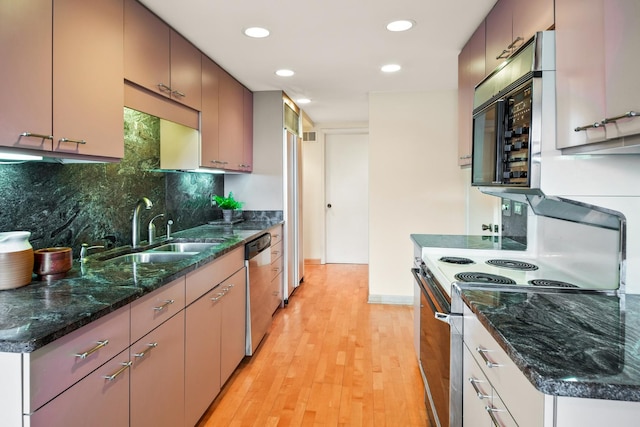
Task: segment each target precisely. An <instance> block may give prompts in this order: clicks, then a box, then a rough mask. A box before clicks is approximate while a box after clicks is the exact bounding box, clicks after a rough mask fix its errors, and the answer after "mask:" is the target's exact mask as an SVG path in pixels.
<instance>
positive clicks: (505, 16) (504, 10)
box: [485, 0, 516, 74]
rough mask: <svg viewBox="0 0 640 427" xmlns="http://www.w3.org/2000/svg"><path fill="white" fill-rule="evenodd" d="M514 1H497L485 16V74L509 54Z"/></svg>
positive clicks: (511, 39)
mask: <svg viewBox="0 0 640 427" xmlns="http://www.w3.org/2000/svg"><path fill="white" fill-rule="evenodd" d="M515 2H516V0H499V1H498V2H497V3H496V5H495V6H494V7H493V9H491V12H489V14H488V15H487V18H486V25H487V40H486V43H487V44H486V53H485V55H486V56H485V58H486V74H489V73H490V72H491V71H493V70H494V69H495V68H496V67H497V66H498V65H500V64H502V63H503V62H504V61H505V60H506V59H507V58H508V57H509V55H510V54H511V50H510V48H509V45H511V43H512V41H513V24H512V22H513V16H512V15H513V8H514V6H513V4H514V3H515Z"/></svg>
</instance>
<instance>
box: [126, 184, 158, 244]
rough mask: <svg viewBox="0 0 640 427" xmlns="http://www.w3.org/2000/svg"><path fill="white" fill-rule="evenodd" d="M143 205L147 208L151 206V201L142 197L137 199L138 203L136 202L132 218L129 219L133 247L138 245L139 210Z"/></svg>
mask: <svg viewBox="0 0 640 427" xmlns="http://www.w3.org/2000/svg"><path fill="white" fill-rule="evenodd" d="M143 207H144V208H145V209H147V210H149V209H151V208H152V207H153V203H151V200H149V199H147V198H146V197H143V198H141V199H140V200H138V203H136V207H135V209H134V210H133V220H132V221H131V245H132V246H133V247H134V248H137V247H138V246H140V211H141V210H142V208H143Z"/></svg>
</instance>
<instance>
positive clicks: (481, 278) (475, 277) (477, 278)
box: [453, 271, 516, 285]
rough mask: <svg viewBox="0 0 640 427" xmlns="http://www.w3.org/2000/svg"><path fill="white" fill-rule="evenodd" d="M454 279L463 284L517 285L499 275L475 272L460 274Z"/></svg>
mask: <svg viewBox="0 0 640 427" xmlns="http://www.w3.org/2000/svg"><path fill="white" fill-rule="evenodd" d="M453 277H455V278H456V280H460V281H461V282H478V283H493V284H496V285H515V283H516V282H514V281H513V280H511V279H509V278H508V277H504V276H498V275H497V274H489V273H479V272H475V271H466V272H463V273H458V274H456V275H455V276H453Z"/></svg>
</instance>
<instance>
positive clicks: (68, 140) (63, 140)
mask: <svg viewBox="0 0 640 427" xmlns="http://www.w3.org/2000/svg"><path fill="white" fill-rule="evenodd" d="M58 142H71V143H73V144H83V145H84V144H86V143H87V141H85V140H84V139H69V138H60V139H59V140H58Z"/></svg>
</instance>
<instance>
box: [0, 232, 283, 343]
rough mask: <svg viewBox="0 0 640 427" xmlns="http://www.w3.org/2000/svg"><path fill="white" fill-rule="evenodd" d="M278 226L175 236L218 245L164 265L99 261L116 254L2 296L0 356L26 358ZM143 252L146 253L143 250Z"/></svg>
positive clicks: (93, 258)
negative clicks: (48, 280)
mask: <svg viewBox="0 0 640 427" xmlns="http://www.w3.org/2000/svg"><path fill="white" fill-rule="evenodd" d="M281 223H282V221H272V222H270V221H249V222H243V223H239V224H234V225H233V226H228V225H202V226H199V227H195V228H192V229H189V230H184V231H179V232H176V233H174V234H173V237H174V239H176V240H180V239H186V240H189V241H201V242H206V241H220V240H221V239H224V240H223V242H222V244H221V245H220V246H217V247H216V248H214V249H209V250H206V251H204V252H201V253H199V254H198V255H196V256H194V257H190V258H188V259H183V260H181V261H177V262H171V263H163V264H135V267H134V264H130V263H123V264H119V263H109V262H104V261H101V260H103V259H104V258H105V257H107V256H108V255H109V253H114V252H118V251H125V252H126V251H127V250H130V247H125V248H118V249H116V250H112V251H110V252H109V253H107V252H104V253H100V254H93V255H91V256H89V257H88V260H87V262H85V263H84V264H83V265H80V263H79V262H78V261H77V260H74V266H73V268H72V270H71V271H69V273H67V276H66V277H65V278H64V279H60V280H54V281H50V282H39V281H33V282H32V283H31V284H29V285H26V286H23V287H20V288H17V289H11V290H4V291H0V352H11V353H29V352H33V351H35V350H37V349H38V348H40V347H43V346H44V345H46V344H48V343H50V342H52V341H54V340H56V339H58V338H60V337H62V336H64V335H66V334H68V333H70V332H73V331H75V330H76V329H78V328H80V327H82V326H84V325H87V324H88V323H91V322H93V321H95V320H97V319H99V318H100V317H102V316H105V315H107V314H109V313H111V312H113V311H115V310H117V309H119V308H121V307H124V306H125V305H127V304H129V303H131V302H132V301H134V300H136V299H138V298H140V297H141V296H143V295H145V294H148V293H149V292H152V291H154V290H156V289H158V288H160V287H162V286H163V285H165V284H167V283H169V282H171V281H173V280H175V279H177V278H178V277H181V276H184V275H185V274H187V273H188V272H189V271H192V270H195V269H196V268H198V267H201V266H202V265H204V264H207V263H209V262H211V261H213V260H215V259H216V258H218V257H220V256H222V255H224V254H226V253H228V252H230V251H232V250H233V249H235V248H237V247H239V246H243V245H244V244H245V242H247V241H249V240H251V239H252V238H254V237H257V236H258V235H259V234H261V233H262V232H264V231H265V230H267V229H268V228H271V227H273V226H274V225H277V224H281ZM143 249H144V248H143Z"/></svg>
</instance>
